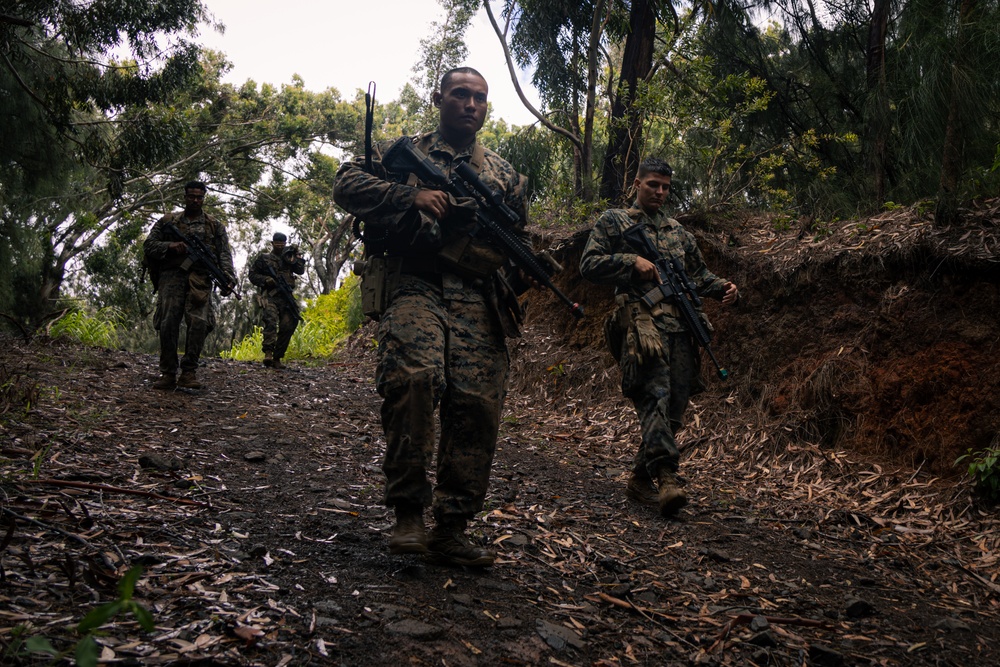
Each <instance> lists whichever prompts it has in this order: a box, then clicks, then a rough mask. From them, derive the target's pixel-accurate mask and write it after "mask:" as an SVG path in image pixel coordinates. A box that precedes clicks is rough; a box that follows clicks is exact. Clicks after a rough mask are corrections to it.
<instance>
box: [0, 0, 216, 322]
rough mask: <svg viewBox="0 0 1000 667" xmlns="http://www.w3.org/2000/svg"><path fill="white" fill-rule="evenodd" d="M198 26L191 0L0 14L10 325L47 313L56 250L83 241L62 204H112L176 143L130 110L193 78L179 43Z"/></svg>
mask: <svg viewBox="0 0 1000 667" xmlns="http://www.w3.org/2000/svg"><path fill="white" fill-rule="evenodd" d="M206 19H208V15H207V13H206V11H205V9H204V6H203V5H202V3H201V2H200V0H176V1H175V2H171V3H169V4H168V5H164V4H163V3H161V2H156V1H155V0H135V1H133V2H129V3H125V4H123V3H121V2H114V1H112V0H95V1H94V2H88V3H75V2H62V1H60V0H31V1H28V0H13V1H12V2H9V3H6V4H5V6H4V10H3V16H2V17H0V93H2V94H0V114H2V116H3V118H4V130H3V132H2V133H0V221H2V222H0V224H2V226H3V228H4V230H5V233H4V234H3V235H0V267H2V268H0V309H3V311H5V312H6V311H11V313H9V316H10V317H12V318H13V319H17V320H21V321H27V320H29V319H38V318H39V317H40V315H42V314H44V313H45V312H47V311H48V310H50V303H51V302H50V299H51V298H53V297H54V296H55V295H56V293H57V287H58V285H59V283H60V282H61V279H62V271H61V269H60V268H59V264H60V263H61V261H62V259H63V258H64V256H63V252H64V248H65V247H66V246H73V245H75V244H77V243H78V242H82V243H84V244H87V243H89V242H92V240H91V235H90V233H89V232H90V231H91V230H90V228H91V226H92V224H93V219H92V217H91V216H89V215H86V214H80V215H77V214H75V210H74V207H73V206H72V205H71V204H70V203H69V202H68V199H69V198H71V197H72V196H74V195H76V194H78V193H80V192H82V191H85V190H87V189H88V187H90V188H92V187H93V186H94V185H95V184H96V183H100V188H101V189H103V190H105V191H106V192H107V193H109V195H110V197H109V198H111V199H113V198H114V197H116V196H117V194H118V193H119V192H120V191H121V187H122V183H123V181H124V180H125V179H127V178H128V174H129V173H130V171H131V170H132V169H133V167H134V166H136V165H141V164H144V163H146V162H148V161H150V160H153V159H156V157H157V155H158V154H159V152H160V151H162V150H163V149H164V148H165V147H169V146H170V145H171V144H172V143H173V142H176V141H177V140H178V132H177V130H178V129H179V128H178V127H177V126H176V125H172V124H171V123H170V119H169V118H160V119H154V118H152V117H151V116H150V115H149V114H141V113H137V114H131V115H130V114H129V111H130V110H140V109H144V108H145V107H146V106H147V105H150V104H153V105H155V104H161V105H162V104H163V103H165V102H167V101H168V100H169V99H170V98H171V97H172V96H173V94H174V93H175V91H177V90H178V89H181V88H184V87H186V86H189V85H190V84H191V82H192V81H193V80H194V79H195V78H196V77H197V76H198V72H199V70H200V67H199V64H198V52H199V49H198V47H197V45H195V44H194V43H193V42H192V41H191V40H190V36H191V33H192V32H193V31H194V29H195V26H196V25H198V23H199V22H201V21H204V20H206ZM126 45H127V47H126ZM110 52H118V53H120V54H121V58H120V59H113V58H109V57H107V56H106V55H105V54H106V53H110ZM26 241H27V242H26Z"/></svg>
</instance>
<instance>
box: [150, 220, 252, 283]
mask: <svg viewBox="0 0 1000 667" xmlns="http://www.w3.org/2000/svg"><path fill="white" fill-rule="evenodd" d="M164 227H165V228H166V230H167V231H168V232H170V233H171V234H173V235H174V236H176V237H177V238H178V239H179V240H181V241H183V242H184V244H185V245H186V246H187V252H188V256H189V257H190V258H191V259H192V260H193V263H194V264H199V263H200V264H201V265H202V266H203V267H204V268H205V270H206V271H208V275H209V277H210V278H211V279H212V282H214V283H215V284H216V285H218V286H219V290H221V292H222V295H223V296H226V295H228V294H232V295H233V296H235V297H236V300H237V301H238V300H240V298H241V297H240V293H239V292H238V291H237V290H236V285H235V284H234V283H230V282H229V276H227V275H226V273H225V272H224V271H223V270H222V269H220V268H219V266H218V264H216V263H215V260H214V259H212V255H213V253H212V250H211V248H209V247H208V246H207V245H205V242H204V241H202V240H201V239H200V238H198V237H197V236H188V235H187V234H185V233H184V232H182V231H181V230H180V229H179V228H178V227H177V225H175V224H174V223H172V222H167V223H166V224H165V225H164Z"/></svg>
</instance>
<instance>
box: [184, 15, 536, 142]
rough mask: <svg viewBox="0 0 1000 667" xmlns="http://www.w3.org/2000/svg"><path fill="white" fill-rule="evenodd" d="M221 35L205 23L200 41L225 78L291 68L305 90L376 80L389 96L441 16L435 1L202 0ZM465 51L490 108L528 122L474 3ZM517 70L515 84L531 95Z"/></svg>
mask: <svg viewBox="0 0 1000 667" xmlns="http://www.w3.org/2000/svg"><path fill="white" fill-rule="evenodd" d="M205 5H206V6H207V7H208V9H209V11H210V12H212V14H213V15H214V16H215V18H216V19H217V20H218V21H220V22H222V23H223V24H225V26H226V31H225V33H224V34H219V33H216V32H214V31H212V30H210V29H208V28H207V27H206V28H205V29H204V30H203V32H202V34H201V35H200V41H201V43H203V44H204V45H205V46H207V47H208V48H211V49H214V50H216V51H222V52H224V53H225V54H226V56H227V57H228V59H229V60H230V61H231V62H232V63H233V69H232V71H231V72H230V73H229V75H228V76H227V77H226V80H227V81H229V82H231V83H237V84H239V83H243V82H244V81H246V80H247V79H253V80H254V81H256V82H257V83H265V82H266V83H272V84H282V83H288V82H290V81H291V78H292V75H294V74H298V75H299V76H301V77H302V79H303V80H304V81H305V85H306V87H307V88H308V89H310V90H316V91H319V90H325V89H326V88H336V89H337V90H338V91H340V94H341V96H342V97H344V98H350V97H353V94H354V91H355V90H358V89H361V90H366V89H367V88H368V82H369V81H374V82H375V84H376V98H377V99H379V100H381V101H383V102H384V101H388V100H392V99H395V98H396V97H397V96H398V94H399V91H400V90H401V89H402V88H403V85H404V84H406V82H407V81H410V80H411V79H412V77H413V72H412V67H413V65H414V63H415V62H416V61H417V51H418V49H419V47H420V40H421V39H422V38H423V37H424V36H425V35H426V34H427V33H428V31H429V29H430V24H431V22H433V21H441V20H442V19H443V10H442V8H441V6H440V5H439V4H438V3H437V0H367V1H365V0H327V1H326V2H316V1H315V0H282V1H281V2H273V0H205ZM466 44H467V45H468V47H469V57H468V61H467V63H466V64H468V65H469V66H471V67H475V68H476V69H478V70H479V71H480V72H482V73H483V76H485V77H486V80H487V82H488V83H489V85H490V102H491V103H492V104H493V111H494V115H495V116H496V117H499V118H503V119H504V120H506V121H507V122H508V123H511V124H514V125H527V124H531V123H533V122H535V118H534V116H532V115H531V114H530V113H529V112H528V111H527V109H525V108H524V106H523V105H522V104H521V101H520V100H519V99H518V97H517V93H516V92H515V90H514V84H513V83H512V82H511V80H510V74H509V73H508V71H507V66H506V63H505V62H504V56H503V49H502V47H501V46H500V43H499V41H498V40H497V37H496V35H495V34H494V32H493V28H492V26H491V25H490V22H489V18H488V17H487V16H486V12H485V11H484V10H480V11H479V13H478V14H477V15H476V18H475V19H474V21H473V25H472V26H471V27H470V29H469V32H468V33H467V34H466ZM528 78H529V77H528V75H527V74H524V73H522V75H521V77H520V79H519V80H520V81H521V85H522V87H523V88H524V89H525V91H526V94H527V95H528V99H529V100H530V101H531V103H532V104H534V105H535V106H536V107H537V106H538V98H537V95H536V94H535V92H534V90H533V89H532V88H531V86H530V82H529V81H528Z"/></svg>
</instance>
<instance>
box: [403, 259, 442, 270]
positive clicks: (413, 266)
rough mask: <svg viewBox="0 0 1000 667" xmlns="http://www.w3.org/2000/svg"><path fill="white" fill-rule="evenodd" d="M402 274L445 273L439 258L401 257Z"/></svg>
mask: <svg viewBox="0 0 1000 667" xmlns="http://www.w3.org/2000/svg"><path fill="white" fill-rule="evenodd" d="M398 259H399V260H400V262H401V264H400V269H399V270H400V272H401V273H416V274H426V273H443V272H444V267H443V265H442V264H441V261H440V260H439V259H438V258H437V257H399V258H398Z"/></svg>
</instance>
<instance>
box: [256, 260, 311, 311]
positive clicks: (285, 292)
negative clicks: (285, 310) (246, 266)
mask: <svg viewBox="0 0 1000 667" xmlns="http://www.w3.org/2000/svg"><path fill="white" fill-rule="evenodd" d="M263 264H264V270H265V272H266V273H267V275H269V276H271V277H272V278H274V284H275V286H276V287H277V288H278V293H279V294H281V298H283V299H284V300H285V303H287V304H288V307H289V308H291V309H292V314H293V315H295V319H296V320H297V321H299V322H304V321H305V320H303V319H302V315H301V314H300V313H299V302H298V301H296V300H295V295H294V294H292V288H291V287H289V286H288V283H286V282H285V279H284V278H282V277H281V276H279V275H278V274H277V273H275V272H274V267H272V266H271V265H270V264H268V263H267V262H263Z"/></svg>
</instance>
